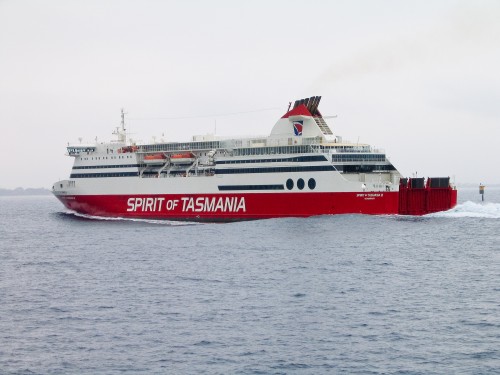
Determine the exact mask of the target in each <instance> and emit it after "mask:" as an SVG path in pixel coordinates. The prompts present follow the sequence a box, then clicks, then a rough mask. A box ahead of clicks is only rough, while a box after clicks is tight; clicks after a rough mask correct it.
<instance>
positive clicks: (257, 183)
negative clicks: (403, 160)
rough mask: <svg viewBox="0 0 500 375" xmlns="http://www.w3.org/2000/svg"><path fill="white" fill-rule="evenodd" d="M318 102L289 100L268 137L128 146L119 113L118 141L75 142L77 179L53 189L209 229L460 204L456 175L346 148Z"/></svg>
mask: <svg viewBox="0 0 500 375" xmlns="http://www.w3.org/2000/svg"><path fill="white" fill-rule="evenodd" d="M320 100H321V96H313V97H310V98H305V99H300V100H296V101H295V102H290V103H289V104H288V108H287V110H286V113H285V114H284V115H283V116H282V117H281V118H280V119H279V120H278V121H277V122H276V124H275V125H274V127H273V128H272V130H271V132H270V134H269V135H268V136H261V137H246V138H222V137H216V136H215V135H213V134H212V135H210V134H209V135H202V136H193V137H192V140H191V141H190V142H164V141H162V142H153V143H145V144H136V143H135V142H131V140H130V139H128V137H127V132H126V127H125V114H124V112H123V110H122V114H121V126H119V127H117V128H116V130H115V131H114V132H113V134H114V136H115V139H113V140H111V141H109V142H97V141H96V142H95V143H92V144H82V143H78V144H68V147H67V155H68V156H69V157H72V158H74V163H73V167H72V170H71V174H70V176H69V179H66V180H61V181H57V182H56V183H54V185H53V186H52V192H53V194H54V195H55V196H56V197H57V198H58V199H59V200H60V201H61V202H62V203H63V204H64V206H65V207H67V208H68V209H69V210H72V211H74V212H76V213H79V214H84V215H90V216H97V217H120V218H144V219H159V220H162V219H163V220H187V221H209V222H215V221H222V222H227V221H238V220H255V219H268V218H282V217H310V216H316V215H336V214H369V215H426V214H429V213H433V212H438V211H445V210H449V209H451V208H453V207H454V206H455V205H456V203H457V189H456V187H455V186H454V185H453V183H452V182H451V181H450V178H449V177H428V178H423V177H418V178H417V177H410V178H408V177H404V176H403V175H402V174H401V173H400V172H399V171H398V170H397V169H396V167H395V166H394V164H393V163H392V162H391V161H390V160H389V158H388V157H387V155H386V153H385V152H384V151H383V150H381V149H378V148H375V147H372V146H371V145H369V144H365V143H359V142H348V141H343V139H342V137H341V136H339V135H336V134H334V133H333V132H332V130H331V128H330V126H329V125H328V123H327V121H326V120H327V119H326V118H325V117H324V116H323V115H322V114H321V112H320V111H319V109H318V107H319V103H320ZM292 103H293V105H292Z"/></svg>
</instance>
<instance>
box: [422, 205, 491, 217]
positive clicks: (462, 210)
mask: <svg viewBox="0 0 500 375" xmlns="http://www.w3.org/2000/svg"><path fill="white" fill-rule="evenodd" d="M427 216H432V217H453V218H455V217H475V218H487V219H500V203H489V202H488V203H477V202H471V201H467V202H464V203H462V204H459V205H457V206H456V207H455V208H452V209H451V210H448V211H444V212H436V213H434V214H430V215H427Z"/></svg>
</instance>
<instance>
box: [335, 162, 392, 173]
mask: <svg viewBox="0 0 500 375" xmlns="http://www.w3.org/2000/svg"><path fill="white" fill-rule="evenodd" d="M335 167H336V169H337V170H338V171H339V172H344V173H370V172H387V171H395V170H396V168H394V166H393V165H392V164H386V165H336V166H335Z"/></svg>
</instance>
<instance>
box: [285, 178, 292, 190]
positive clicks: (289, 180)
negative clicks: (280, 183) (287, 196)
mask: <svg viewBox="0 0 500 375" xmlns="http://www.w3.org/2000/svg"><path fill="white" fill-rule="evenodd" d="M286 188H287V189H288V190H292V189H293V180H292V179H291V178H289V179H288V180H286Z"/></svg>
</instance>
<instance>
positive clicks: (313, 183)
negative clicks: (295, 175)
mask: <svg viewBox="0 0 500 375" xmlns="http://www.w3.org/2000/svg"><path fill="white" fill-rule="evenodd" d="M307 186H308V187H309V189H311V190H314V189H315V188H316V180H315V179H314V178H310V179H309V180H308V181H307ZM293 187H294V183H293V180H292V179H291V178H289V179H288V180H286V188H287V189H288V190H292V189H293ZM304 187H305V182H304V180H303V179H302V178H299V179H298V180H297V188H298V189H299V190H302V189H304Z"/></svg>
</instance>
